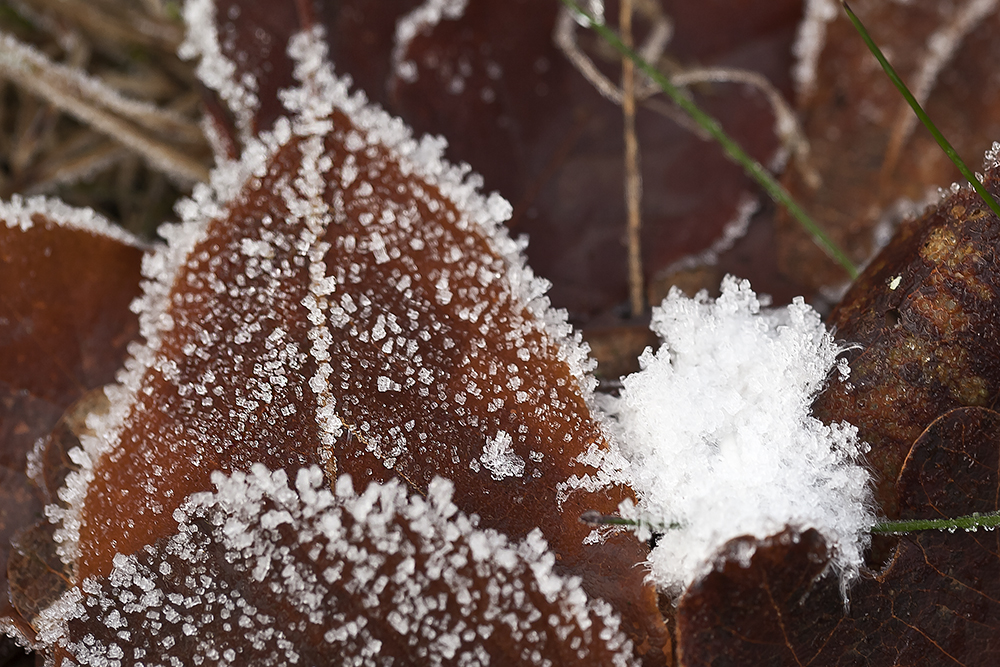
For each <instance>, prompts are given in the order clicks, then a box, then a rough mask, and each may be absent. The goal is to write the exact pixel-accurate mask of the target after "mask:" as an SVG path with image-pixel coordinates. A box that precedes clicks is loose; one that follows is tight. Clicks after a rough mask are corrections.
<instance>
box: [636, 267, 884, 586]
mask: <svg viewBox="0 0 1000 667" xmlns="http://www.w3.org/2000/svg"><path fill="white" fill-rule="evenodd" d="M652 328H653V329H654V330H655V331H656V333H657V334H659V336H660V337H661V338H662V339H663V345H662V346H661V347H660V349H659V350H657V351H656V352H655V353H654V352H653V351H652V350H650V349H647V350H646V352H645V353H643V355H642V357H641V359H640V361H641V364H642V370H641V371H640V372H638V373H636V374H633V375H630V376H628V377H627V378H625V380H624V388H623V391H622V396H621V401H620V403H619V407H618V414H617V417H618V418H619V420H620V426H621V435H622V450H623V452H624V453H625V455H626V457H628V458H629V459H630V460H631V464H632V467H631V472H632V479H633V485H634V488H635V489H636V492H637V493H638V495H639V499H640V500H639V505H638V508H635V509H633V510H631V511H630V510H629V508H623V512H625V513H629V514H631V516H633V517H635V518H639V519H642V520H644V521H648V522H649V523H651V524H653V525H654V526H660V527H665V526H669V525H670V524H672V523H677V524H680V528H676V529H670V530H666V531H665V534H664V535H663V537H662V538H661V539H660V540H659V543H658V545H657V547H656V548H655V549H654V550H653V552H652V553H651V555H650V559H649V562H650V566H651V569H652V572H651V576H652V578H653V579H654V580H655V582H656V583H657V585H658V586H660V587H661V588H662V589H664V590H665V591H667V592H669V593H671V594H675V595H676V594H678V593H680V592H681V591H683V590H684V588H685V587H686V586H688V585H689V584H690V583H691V582H692V581H693V580H694V579H695V578H697V577H698V576H699V575H700V574H702V573H704V572H705V570H706V568H707V567H710V565H711V563H712V560H713V556H714V554H715V553H716V551H717V550H718V549H719V548H720V547H722V546H723V545H724V544H725V543H726V541H728V540H730V539H732V538H735V537H739V536H741V535H748V534H749V535H754V536H757V537H760V538H764V537H767V536H770V535H774V534H776V533H778V532H781V531H782V530H783V529H784V528H785V527H786V526H791V527H793V528H797V529H807V528H816V529H817V530H819V531H820V533H822V535H823V536H824V538H825V539H826V540H827V542H828V544H829V545H830V546H831V547H832V550H833V554H834V558H833V564H834V567H835V569H836V570H837V571H838V573H839V574H840V575H841V577H842V578H843V579H842V580H843V581H844V582H845V584H846V583H849V581H850V580H851V579H852V578H853V577H854V576H856V574H857V572H858V568H859V566H860V565H861V562H862V551H863V548H864V547H865V545H866V540H867V534H868V533H867V530H868V528H870V526H871V525H872V524H873V523H874V516H873V509H872V507H873V506H872V502H871V498H870V491H869V488H868V481H869V475H868V472H867V471H866V470H865V469H864V468H863V466H862V465H861V455H862V451H863V446H862V445H861V444H859V442H858V440H857V430H856V429H855V428H854V427H853V426H850V425H849V424H834V425H832V426H826V425H824V424H823V423H822V422H820V421H819V420H817V419H816V418H814V417H813V416H812V415H811V414H810V404H811V401H812V399H813V397H814V396H815V394H816V393H817V392H818V391H819V390H820V389H821V388H822V386H823V384H824V382H825V381H826V379H827V377H828V374H829V373H830V372H831V371H832V370H833V369H835V368H836V369H837V370H838V371H839V372H846V365H845V364H840V365H837V363H836V357H837V354H838V352H839V351H840V348H839V347H838V346H837V345H836V344H835V343H834V341H833V338H832V336H831V335H830V334H829V333H828V332H827V331H826V330H825V328H824V327H823V324H822V323H821V321H820V318H819V315H818V314H817V313H816V312H815V311H813V310H812V309H811V308H810V307H809V306H807V305H806V304H805V303H804V302H803V301H802V299H801V298H798V299H796V300H795V301H794V302H793V303H792V304H791V305H790V306H788V307H786V308H782V309H777V310H773V311H764V310H762V309H761V303H760V300H758V298H757V297H756V295H755V294H754V292H753V291H752V290H751V289H750V284H749V283H748V282H747V281H742V282H739V281H737V280H736V279H735V278H732V277H727V278H726V279H725V281H724V282H723V284H722V295H721V296H720V297H719V299H718V300H716V301H714V302H713V301H712V300H710V299H709V298H708V297H707V295H706V294H705V293H702V294H700V295H699V296H698V297H697V298H695V299H688V298H686V297H684V296H683V295H682V294H681V293H680V292H679V291H677V290H676V289H675V290H674V291H672V292H671V293H670V295H669V296H668V297H667V299H665V300H664V302H663V304H662V305H661V306H660V307H659V308H657V309H655V310H654V316H653V323H652Z"/></svg>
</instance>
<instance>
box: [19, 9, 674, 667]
mask: <svg viewBox="0 0 1000 667" xmlns="http://www.w3.org/2000/svg"><path fill="white" fill-rule="evenodd" d="M187 11H188V14H189V16H193V17H207V18H205V19H204V20H206V21H211V20H212V17H213V12H212V11H211V6H210V3H207V2H191V3H189V4H188V8H187ZM214 15H216V16H217V12H215V13H214ZM209 27H211V26H209ZM220 34H221V33H220ZM213 36H214V38H215V40H214V41H213V39H212V38H213ZM218 43H219V34H214V33H212V32H211V30H209V31H208V33H206V32H204V31H201V32H198V31H195V32H194V33H193V34H192V37H191V39H190V44H191V46H190V47H189V48H190V49H191V51H192V52H197V53H198V54H199V55H201V56H202V57H204V58H205V61H206V68H207V69H208V70H209V71H216V70H217V69H218V68H219V67H221V66H222V65H220V63H219V62H218V61H219V60H220V53H219V51H218V49H217V45H218ZM287 49H288V53H289V56H290V61H291V62H293V63H294V65H295V70H294V75H295V78H296V80H297V82H298V87H296V88H293V89H286V90H284V91H283V92H282V93H281V102H282V104H283V106H284V109H285V111H286V114H287V115H286V117H284V118H282V119H278V120H277V121H275V122H274V124H273V129H272V131H269V132H264V133H261V134H260V135H259V137H257V138H253V137H251V136H250V134H251V133H252V131H253V130H254V126H253V124H252V122H250V121H248V122H247V124H245V125H244V129H245V130H246V131H245V132H244V134H245V137H244V139H245V147H244V150H243V154H242V157H241V159H240V160H239V161H238V162H224V163H223V164H221V165H220V167H219V169H218V170H217V172H216V173H215V175H214V177H213V182H212V186H211V187H202V188H199V189H196V191H195V194H194V196H193V197H192V199H191V200H189V201H187V202H185V203H183V204H182V205H181V206H180V208H179V210H180V211H181V213H182V215H183V217H184V222H183V223H181V224H180V225H176V226H172V227H165V228H164V229H162V230H161V233H162V234H163V235H164V236H165V237H167V239H168V246H167V247H166V248H164V249H162V250H160V251H159V252H157V253H155V254H153V255H150V256H149V257H147V258H146V260H145V262H144V267H143V271H144V274H145V276H146V277H147V279H148V280H147V282H146V283H145V285H144V295H143V297H142V298H141V300H140V301H139V302H138V303H137V305H136V309H137V311H138V312H139V314H140V324H141V332H142V335H143V337H144V339H145V343H144V344H143V345H141V346H136V347H135V348H134V349H133V350H132V352H133V356H132V358H131V359H130V360H129V361H128V362H127V363H126V365H125V371H124V372H123V373H122V374H121V375H120V377H119V379H120V382H121V384H120V385H119V386H117V387H114V388H112V389H109V397H110V399H111V406H110V410H109V412H108V413H107V414H106V415H104V416H102V417H100V418H92V419H91V423H92V424H93V425H94V427H95V431H96V434H95V435H93V436H84V437H82V438H81V443H82V447H81V449H80V450H78V451H76V452H75V453H74V454H73V457H74V460H75V461H77V462H78V463H79V464H80V468H79V470H77V471H75V472H72V473H71V474H70V475H69V476H68V477H67V481H66V485H65V487H64V488H63V489H62V490H61V491H60V493H59V498H60V501H61V503H59V504H52V505H49V507H48V508H47V513H48V514H49V516H50V518H52V519H53V520H54V521H56V522H57V523H58V524H59V529H58V531H57V533H56V535H55V539H56V541H57V543H58V548H59V551H60V553H61V555H62V557H63V559H64V561H65V563H66V564H67V565H68V566H69V567H70V568H71V569H72V571H73V572H74V576H75V578H74V581H73V583H74V585H75V587H74V588H73V589H72V591H71V592H70V593H68V594H67V595H68V596H70V597H65V598H63V599H62V600H61V601H60V602H59V603H57V604H54V605H53V606H52V607H50V608H49V609H48V610H47V611H46V612H45V613H44V614H43V616H44V618H45V619H50V620H52V621H53V622H56V625H58V621H59V620H60V619H65V613H66V612H67V611H68V610H69V607H67V603H66V601H67V600H71V599H72V597H71V596H72V595H73V594H74V592H75V593H76V594H79V592H80V590H81V588H80V587H81V586H85V585H86V583H85V582H87V581H92V580H94V578H96V579H101V578H105V577H109V576H113V572H114V571H115V568H116V565H115V564H116V561H120V560H121V558H123V557H126V558H127V557H130V556H134V555H137V554H141V553H143V550H144V549H145V548H146V547H147V546H148V545H152V544H162V543H163V542H162V541H163V540H167V539H169V538H170V536H171V535H173V534H174V533H175V532H176V531H177V518H176V517H175V510H177V509H178V508H179V507H180V506H181V504H182V503H183V502H184V501H185V499H186V498H188V497H190V496H191V494H197V493H200V492H206V491H208V490H209V489H210V488H211V478H212V473H213V472H215V471H220V470H221V471H223V472H230V471H247V470H249V469H250V468H251V466H253V465H254V464H264V465H265V466H266V467H267V468H268V469H272V470H277V469H281V470H284V471H286V472H287V473H288V474H289V475H295V474H296V471H298V470H301V469H304V468H310V469H311V468H312V466H316V465H318V466H321V467H322V468H323V469H324V470H325V472H326V474H327V475H328V479H331V480H332V479H335V478H336V477H337V476H338V475H340V474H342V473H344V472H348V473H350V474H351V475H352V476H353V478H354V479H355V480H356V481H357V482H358V483H359V484H363V483H367V482H368V481H369V480H386V481H388V480H391V479H393V478H397V477H398V478H399V479H400V480H405V483H406V484H408V485H409V487H410V489H411V490H412V491H416V492H418V493H421V494H426V493H429V492H430V489H431V485H432V480H433V479H434V478H435V477H436V476H440V475H443V476H446V477H448V478H450V479H451V481H452V482H453V483H454V486H455V492H454V493H455V503H456V505H457V506H458V507H459V508H461V510H462V511H463V512H466V513H469V514H472V513H475V514H477V515H478V516H479V517H481V521H482V525H483V526H484V528H489V529H492V530H496V531H498V532H499V533H502V534H504V535H506V536H507V537H509V538H510V539H511V540H515V541H517V540H522V539H527V538H528V536H529V535H533V534H536V533H537V532H538V531H540V534H541V535H542V536H544V539H545V540H546V541H547V543H548V544H549V545H551V548H552V550H553V552H554V554H555V557H556V562H555V565H554V566H553V567H554V568H555V570H556V571H557V572H558V573H559V576H560V577H563V576H572V577H578V578H579V582H580V586H581V589H580V590H581V591H584V592H585V593H586V594H587V596H589V597H590V598H592V599H594V600H595V604H597V602H596V600H600V599H603V600H604V601H605V602H603V603H601V604H605V605H610V607H609V609H610V610H611V611H613V612H614V613H616V614H619V615H620V616H621V619H622V629H623V631H624V632H625V633H626V634H627V636H628V637H629V638H631V639H632V640H633V641H634V643H635V646H636V651H637V653H638V654H640V655H644V656H645V657H646V658H647V659H648V660H649V661H650V662H652V663H656V662H662V661H663V660H664V655H663V653H664V651H665V650H669V638H668V637H667V634H666V629H665V627H664V625H663V621H662V619H661V617H660V613H659V611H658V609H657V606H656V599H655V595H654V592H653V590H652V588H651V587H650V586H649V585H648V584H646V583H645V582H643V580H642V575H643V573H642V571H641V568H638V567H636V565H637V564H638V563H640V562H641V561H642V559H643V558H644V551H645V550H644V547H643V546H642V545H641V544H640V543H638V542H637V541H635V540H634V539H633V538H632V537H631V536H629V535H622V534H612V535H605V534H596V533H592V532H591V530H590V529H589V528H588V527H587V526H584V525H583V524H581V523H579V522H578V521H577V517H578V516H579V515H580V514H581V513H582V512H583V511H584V510H586V509H597V510H598V511H603V512H611V511H614V509H615V508H616V507H617V504H618V502H619V501H621V500H623V499H625V498H627V497H629V495H630V493H629V491H628V490H627V489H626V488H625V487H624V486H622V485H621V479H620V476H619V477H614V475H615V474H616V473H617V471H616V468H615V466H614V461H615V454H614V452H613V451H612V450H611V449H610V447H609V446H608V443H607V442H606V440H605V437H604V434H603V432H602V430H601V428H600V426H599V424H598V422H597V421H596V419H595V418H594V417H593V416H592V414H591V409H590V406H589V403H588V400H589V394H590V391H591V384H592V380H590V379H589V377H588V375H587V371H588V368H589V366H588V362H587V359H586V351H585V349H584V348H583V347H581V346H580V344H579V341H578V339H576V338H574V337H573V335H572V330H571V328H570V327H569V326H568V325H567V324H566V322H565V316H564V315H563V314H561V313H560V312H558V311H553V310H551V309H550V308H549V306H548V301H547V299H545V297H544V295H543V293H544V290H545V288H546V286H547V285H546V283H545V282H544V281H541V280H538V279H536V278H535V277H534V276H533V275H532V274H531V272H530V270H528V269H527V268H526V267H524V263H523V258H522V257H521V255H520V250H521V248H520V246H519V245H518V244H517V243H515V242H514V241H512V240H511V239H510V238H509V237H508V236H507V235H506V233H505V232H504V231H503V229H502V226H501V222H502V220H503V218H504V217H505V216H506V215H508V214H509V205H508V204H507V203H506V202H505V201H504V200H503V199H501V198H500V197H499V196H495V195H493V196H490V197H483V196H482V195H480V194H479V193H478V190H477V189H478V187H479V184H480V182H481V181H480V179H479V178H478V177H475V176H472V177H469V176H468V169H467V168H465V167H461V168H459V167H453V166H451V165H449V164H447V163H446V162H444V161H443V160H442V159H441V158H440V151H441V145H440V142H439V141H437V140H434V139H424V140H421V141H419V142H418V141H416V140H414V139H413V138H412V137H411V135H410V133H409V130H408V129H406V128H405V126H404V125H403V124H402V123H401V121H399V120H398V119H393V118H391V117H390V116H388V115H387V114H385V113H383V112H381V111H380V110H378V109H376V108H373V107H371V106H369V105H368V104H367V103H366V102H365V100H364V99H363V97H361V96H357V95H355V96H350V95H349V94H348V88H347V84H346V82H345V81H343V80H340V79H337V78H336V77H335V76H334V75H333V73H332V70H331V68H330V66H329V64H328V63H327V62H326V60H325V45H324V43H323V40H322V33H321V31H320V30H318V29H312V30H309V31H306V32H304V33H302V34H299V35H297V36H296V37H294V38H293V39H292V41H291V42H290V43H289V44H288V45H287ZM223 65H224V63H223ZM207 83H208V84H209V85H211V86H221V87H225V86H226V85H228V83H227V81H226V80H220V81H217V80H212V79H209V80H208V81H207ZM243 83H246V82H243ZM247 86H248V87H247V90H249V89H250V88H253V86H250V85H249V84H247ZM244 92H245V91H244ZM223 97H226V96H225V95H223ZM226 99H229V100H230V102H231V103H232V104H233V105H234V107H235V108H234V109H233V111H234V113H235V115H236V117H237V118H239V117H240V113H242V112H244V111H249V113H250V115H249V116H247V118H251V119H252V118H255V116H254V113H256V112H255V111H254V110H253V108H249V109H248V107H246V106H243V105H244V104H245V103H246V102H247V98H246V96H244V95H242V93H240V94H237V95H235V96H230V97H226ZM234 100H235V101H234ZM569 478H572V479H574V480H575V486H574V487H573V488H569V487H567V486H565V484H564V483H565V482H566V480H567V479H569ZM84 592H87V591H86V590H84ZM279 593H280V592H279ZM286 593H287V591H286ZM290 594H291V595H293V596H294V593H290ZM251 603H252V604H256V603H255V602H253V601H251ZM484 613H485V612H484ZM530 622H531V623H536V622H537V623H539V624H543V625H540V626H539V628H541V627H543V626H544V624H545V623H547V621H546V620H545V619H544V618H541V617H535V616H532V620H531V621H530ZM39 623H40V625H39V626H38V629H40V631H41V633H42V634H41V641H42V642H43V644H51V642H52V641H54V640H55V639H56V638H57V637H59V636H65V635H63V634H60V633H58V632H51V631H50V629H49V628H50V627H55V626H50V625H49V624H48V621H40V622H39ZM580 623H582V624H583V621H580ZM583 625H585V624H583ZM583 625H581V626H580V627H581V628H582V629H585V628H583ZM544 627H547V626H544ZM539 631H541V630H539ZM234 632H237V631H236V630H234ZM545 632H548V630H546V631H545ZM72 641H76V640H75V639H74V640H72ZM227 641H232V642H237V643H239V642H244V641H245V638H244V637H242V636H241V635H239V634H238V632H237V637H236V638H233V639H230V640H227ZM303 641H305V639H304V638H303ZM571 648H573V647H572V645H571ZM282 650H284V649H282ZM401 650H402V649H401ZM560 650H563V649H562V648H560V647H559V646H556V645H554V644H553V645H551V647H550V648H547V649H546V655H547V654H549V653H552V652H555V653H552V655H557V654H558V651H560ZM573 650H576V649H575V648H573ZM543 657H544V655H543Z"/></svg>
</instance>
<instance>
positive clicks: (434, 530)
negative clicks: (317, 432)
mask: <svg viewBox="0 0 1000 667" xmlns="http://www.w3.org/2000/svg"><path fill="white" fill-rule="evenodd" d="M212 479H213V481H214V483H215V485H216V489H217V490H216V491H215V492H204V493H198V494H194V495H193V496H191V497H190V498H188V500H187V501H186V502H185V503H184V504H183V505H182V507H181V508H180V509H178V510H177V511H176V512H175V513H174V516H175V518H176V519H177V520H178V522H179V525H178V530H177V533H176V534H175V535H174V536H173V537H171V538H169V539H168V540H164V541H163V542H161V543H158V544H157V545H153V546H149V547H146V548H144V549H142V550H140V552H139V553H137V554H133V555H129V556H124V555H121V554H119V555H117V556H115V557H114V568H113V569H112V571H111V572H110V575H109V576H108V577H91V578H88V579H86V580H85V581H84V582H83V583H82V585H81V587H80V588H79V589H72V590H71V591H70V592H69V593H67V594H66V595H64V596H63V598H62V599H61V600H60V601H59V603H57V604H56V605H53V606H52V607H50V608H49V609H48V610H46V612H44V615H43V617H44V623H45V628H46V632H47V633H48V634H47V635H46V639H47V641H49V642H53V641H58V642H59V643H60V644H61V645H62V646H63V648H64V649H65V650H66V651H67V652H68V653H69V654H70V655H71V656H72V658H73V659H74V660H75V661H76V663H77V664H89V665H111V664H144V665H146V666H147V667H152V666H153V665H180V664H194V665H198V664H203V663H208V664H307V665H315V664H356V665H388V664H457V665H488V664H510V663H511V662H516V663H518V664H551V663H550V662H548V661H547V660H545V659H543V655H544V656H553V657H555V656H558V658H559V664H568V663H579V662H581V661H582V662H585V663H586V662H589V659H590V658H592V659H593V664H608V665H620V666H621V667H625V665H629V664H632V662H633V659H632V658H631V652H632V644H631V642H630V641H628V640H627V639H625V637H624V634H623V633H622V632H621V630H620V629H619V619H618V617H617V616H616V615H614V614H613V613H610V611H609V609H608V605H607V604H606V603H605V602H603V601H601V600H592V599H589V598H588V596H587V595H586V594H585V593H584V592H583V590H582V588H581V587H580V582H579V579H576V578H566V577H563V576H560V575H559V574H557V573H556V572H555V571H554V565H555V557H554V555H553V554H552V553H551V552H550V551H549V550H548V546H547V544H546V543H545V540H544V539H542V537H541V533H540V532H539V531H537V530H536V531H533V532H532V533H530V534H529V535H528V536H527V537H526V538H525V539H524V540H522V541H521V542H520V543H511V542H509V541H508V540H507V538H505V537H504V536H503V535H501V534H499V533H497V532H496V531H493V530H481V529H479V528H477V526H476V522H477V519H476V518H475V517H474V516H472V517H470V516H466V515H465V514H463V513H461V512H459V511H458V509H457V508H456V506H455V505H454V504H453V503H452V490H453V489H452V485H451V483H450V482H447V481H445V480H443V479H440V478H438V479H436V480H434V481H433V482H431V484H430V487H429V489H428V492H427V498H426V499H424V498H421V497H419V496H414V497H408V494H407V493H406V491H405V489H404V488H403V487H402V486H401V485H400V484H399V483H397V482H390V483H388V484H385V485H380V484H371V485H370V486H369V487H368V489H367V490H366V491H365V492H364V493H361V494H357V493H355V491H354V490H353V487H352V484H351V481H350V479H349V478H347V477H342V478H340V480H338V482H337V484H336V494H334V493H331V491H330V490H329V489H328V488H327V487H326V484H325V482H324V475H323V472H322V471H321V470H320V469H319V468H317V467H311V468H303V469H301V470H299V472H298V474H297V476H296V479H295V481H294V483H290V480H289V479H288V477H287V475H286V474H285V472H284V471H281V470H278V471H274V472H272V471H269V470H268V469H267V468H265V467H264V466H263V465H260V464H256V465H254V466H253V468H252V471H251V472H250V473H249V474H247V473H241V472H237V473H233V474H232V475H228V476H227V475H224V474H222V473H218V472H217V473H215V474H213V476H212ZM562 647H565V648H562ZM237 655H239V656H240V659H239V660H236V656H237ZM491 658H493V659H495V661H491ZM117 660H123V662H121V663H119V662H116V661H117ZM348 660H349V661H350V662H348Z"/></svg>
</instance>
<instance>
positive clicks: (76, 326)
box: [0, 199, 142, 640]
mask: <svg viewBox="0 0 1000 667" xmlns="http://www.w3.org/2000/svg"><path fill="white" fill-rule="evenodd" d="M0 218H2V219H3V224H0V285H3V289H2V291H0V563H2V564H3V567H2V568H0V618H3V619H6V620H10V619H11V618H12V617H13V616H15V614H14V612H13V609H12V608H11V607H10V604H9V595H8V582H7V567H6V564H7V557H8V555H9V553H10V551H9V549H10V543H11V539H12V538H13V536H14V535H15V534H16V533H17V532H18V531H20V530H23V529H26V528H28V527H29V526H31V525H32V524H33V523H35V522H36V521H37V520H38V519H39V518H40V517H41V516H42V503H43V502H44V499H43V498H40V497H39V495H38V492H37V490H36V489H35V488H34V486H33V485H32V484H31V483H30V482H29V480H28V477H27V476H26V474H25V468H26V457H27V454H28V452H29V451H30V450H31V448H32V446H33V445H34V444H35V441H36V440H38V439H39V438H40V437H42V436H45V435H46V434H48V433H49V431H51V430H52V428H53V427H54V426H55V424H56V423H57V421H58V420H59V419H60V417H61V416H62V415H63V413H64V411H65V410H66V409H67V408H68V407H69V406H70V404H72V403H73V402H74V401H75V400H77V399H78V398H79V397H80V396H81V395H82V394H84V392H86V391H87V390H88V389H91V388H95V387H101V386H103V385H105V384H107V383H108V382H111V381H112V380H113V379H114V373H115V371H116V370H117V369H118V368H119V367H120V366H121V364H122V362H123V360H124V358H125V346H126V344H127V343H128V342H129V341H130V340H131V339H132V338H133V337H134V336H135V335H136V333H137V330H138V322H137V319H136V317H135V315H134V314H132V313H131V312H130V311H129V303H130V301H131V300H132V299H133V298H134V297H135V296H136V295H137V294H138V293H139V281H138V277H139V263H140V259H141V256H142V249H141V248H140V247H139V244H138V243H137V242H136V241H135V240H134V239H132V238H131V237H129V236H128V235H126V234H125V233H123V232H120V231H116V230H114V229H113V228H112V227H111V226H110V224H109V223H107V222H106V221H104V220H103V219H101V218H100V217H99V216H97V215H95V214H93V213H92V212H89V211H74V210H72V209H69V208H68V207H65V206H62V205H59V204H57V203H55V202H50V201H45V200H42V199H32V200H28V201H26V202H25V201H21V200H15V201H14V202H11V203H10V204H3V205H2V206H0ZM5 640H6V639H5Z"/></svg>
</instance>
